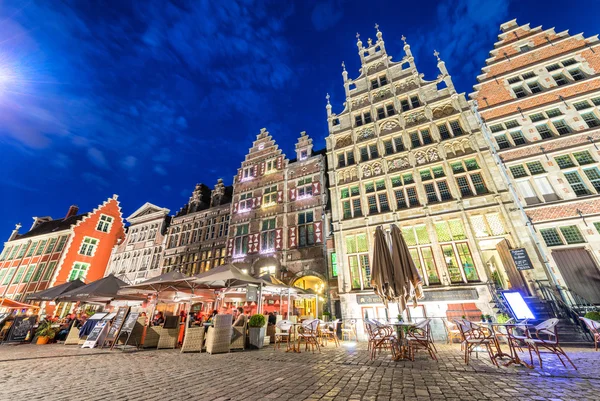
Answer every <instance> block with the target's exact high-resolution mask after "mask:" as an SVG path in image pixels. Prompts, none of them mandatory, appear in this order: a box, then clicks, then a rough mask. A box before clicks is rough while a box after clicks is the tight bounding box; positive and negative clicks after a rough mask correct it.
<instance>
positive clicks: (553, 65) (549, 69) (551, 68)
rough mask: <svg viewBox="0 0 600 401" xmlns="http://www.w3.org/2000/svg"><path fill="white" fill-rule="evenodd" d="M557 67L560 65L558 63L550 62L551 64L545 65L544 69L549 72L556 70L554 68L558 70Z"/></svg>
mask: <svg viewBox="0 0 600 401" xmlns="http://www.w3.org/2000/svg"><path fill="white" fill-rule="evenodd" d="M559 68H560V65H559V64H558V63H556V64H551V65H549V66H547V67H546V70H547V71H548V72H551V71H556V70H558V69H559Z"/></svg>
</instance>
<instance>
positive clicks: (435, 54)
mask: <svg viewBox="0 0 600 401" xmlns="http://www.w3.org/2000/svg"><path fill="white" fill-rule="evenodd" d="M433 55H434V56H435V58H437V61H438V62H439V61H442V60H440V52H438V51H437V50H434V51H433Z"/></svg>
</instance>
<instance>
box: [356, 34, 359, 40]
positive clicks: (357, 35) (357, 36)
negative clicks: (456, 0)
mask: <svg viewBox="0 0 600 401" xmlns="http://www.w3.org/2000/svg"><path fill="white" fill-rule="evenodd" d="M356 39H358V40H360V33H358V32H356Z"/></svg>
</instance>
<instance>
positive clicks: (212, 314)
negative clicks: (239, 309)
mask: <svg viewBox="0 0 600 401" xmlns="http://www.w3.org/2000/svg"><path fill="white" fill-rule="evenodd" d="M218 314H219V312H217V310H216V309H215V310H214V311H212V313H211V314H210V317H209V318H208V320H207V321H206V322H207V323H212V322H213V320H214V318H215V316H217V315H218Z"/></svg>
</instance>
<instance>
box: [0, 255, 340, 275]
mask: <svg viewBox="0 0 600 401" xmlns="http://www.w3.org/2000/svg"><path fill="white" fill-rule="evenodd" d="M337 276H338V264H337V253H335V252H332V253H331V277H337ZM1 279H2V278H0V280H1Z"/></svg>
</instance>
